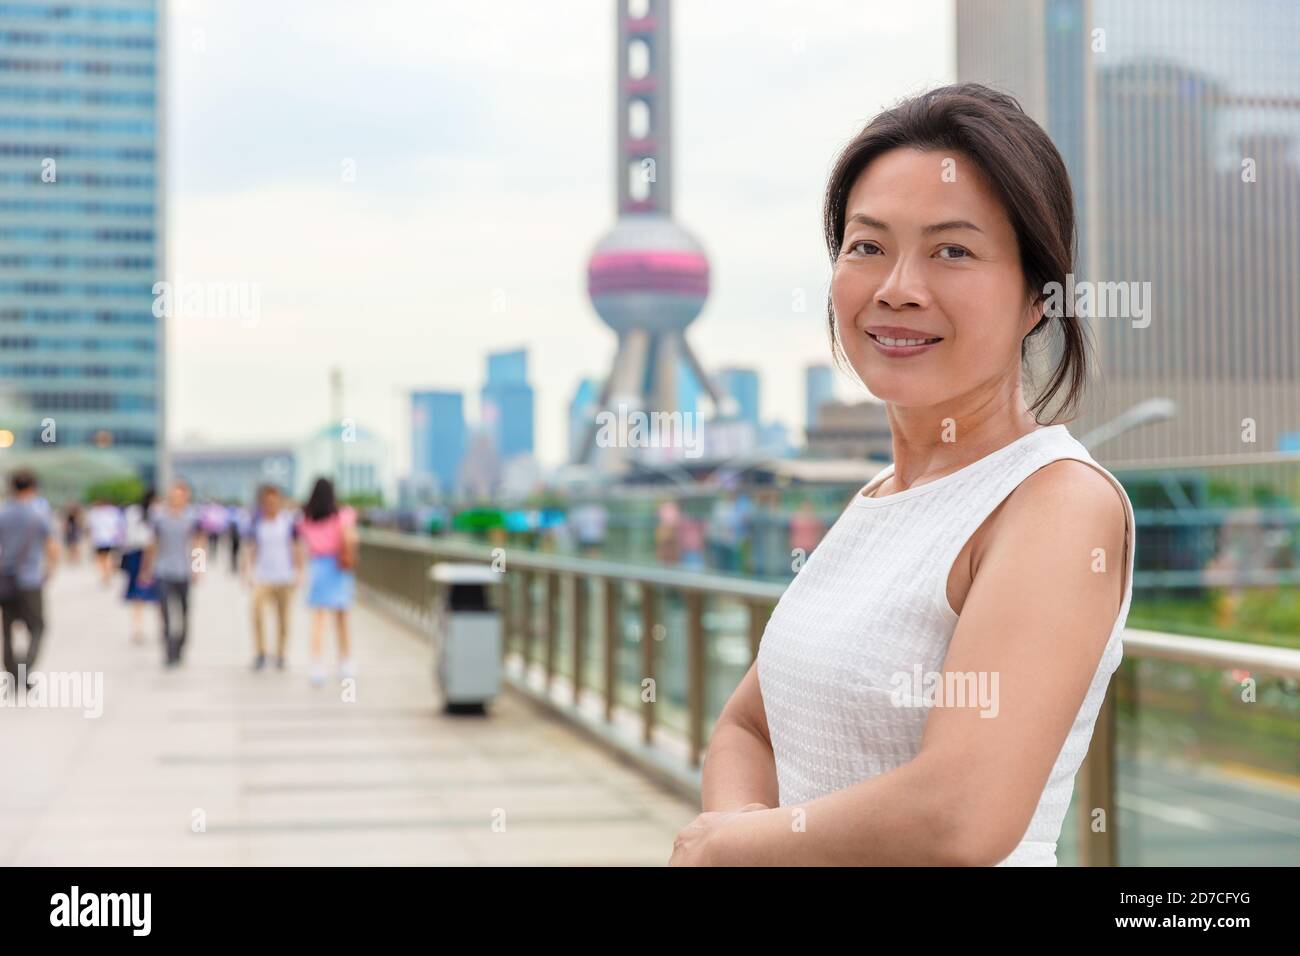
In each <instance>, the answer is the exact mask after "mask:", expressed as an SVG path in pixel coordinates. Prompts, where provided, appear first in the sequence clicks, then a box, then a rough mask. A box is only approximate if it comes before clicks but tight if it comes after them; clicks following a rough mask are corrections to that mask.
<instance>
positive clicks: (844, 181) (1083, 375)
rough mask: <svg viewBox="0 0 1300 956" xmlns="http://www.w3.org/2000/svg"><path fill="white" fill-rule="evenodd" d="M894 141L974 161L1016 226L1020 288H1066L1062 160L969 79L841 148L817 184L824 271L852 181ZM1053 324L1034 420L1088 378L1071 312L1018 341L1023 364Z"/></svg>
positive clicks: (1017, 115)
mask: <svg viewBox="0 0 1300 956" xmlns="http://www.w3.org/2000/svg"><path fill="white" fill-rule="evenodd" d="M900 146H908V147H912V148H915V149H920V150H927V151H929V150H940V151H952V152H958V153H961V154H962V155H963V156H965V157H966V158H968V159H969V160H970V161H971V162H973V163H974V164H975V165H976V167H977V168H978V169H979V170H980V172H982V173H983V174H984V176H985V178H986V179H987V180H988V182H989V183H990V184H991V185H992V187H993V190H994V192H995V193H996V194H997V196H998V198H999V199H1000V200H1001V202H1002V207H1003V209H1005V210H1006V214H1007V218H1008V219H1009V220H1010V221H1011V225H1012V227H1013V228H1014V229H1015V233H1016V242H1017V244H1018V245H1019V247H1020V267H1021V271H1022V272H1023V273H1024V276H1025V285H1026V288H1027V291H1031V292H1032V293H1033V294H1034V296H1035V301H1037V300H1038V299H1042V298H1044V297H1045V295H1046V291H1045V290H1046V286H1047V283H1049V282H1059V283H1060V284H1061V287H1062V288H1064V287H1065V286H1066V274H1067V273H1070V272H1073V271H1074V257H1075V248H1076V245H1077V242H1078V238H1077V235H1076V231H1075V222H1074V199H1073V193H1072V191H1071V189H1070V176H1069V173H1068V172H1066V169H1065V162H1064V161H1063V160H1062V159H1061V154H1060V153H1059V152H1057V149H1056V146H1055V145H1053V143H1052V141H1051V139H1050V138H1049V137H1048V135H1047V133H1046V132H1044V131H1043V128H1042V127H1041V126H1039V125H1038V124H1037V123H1035V122H1034V121H1033V119H1031V118H1030V117H1029V116H1028V115H1027V114H1026V113H1025V111H1024V110H1022V109H1021V108H1020V104H1019V103H1017V102H1016V101H1015V99H1013V98H1012V97H1010V96H1007V95H1006V94H1005V93H999V92H997V91H995V90H991V89H989V88H988V87H987V86H981V85H980V84H978V83H961V84H958V85H955V86H944V87H940V88H938V89H934V90H930V91H929V92H927V93H922V94H921V95H919V96H916V97H913V98H911V99H908V100H904V101H903V102H902V103H899V104H898V105H897V106H895V107H893V108H892V109H889V110H886V111H884V112H883V113H881V114H880V115H878V116H877V117H876V118H875V119H873V120H872V121H871V122H870V123H868V124H867V126H866V128H865V129H863V130H862V132H861V133H859V134H858V135H857V136H855V137H854V138H853V140H852V141H851V142H850V143H849V144H848V145H847V146H845V147H844V149H843V151H842V152H841V153H840V155H839V158H838V159H837V160H836V161H835V168H834V170H833V171H832V172H831V176H830V181H829V182H828V183H827V185H826V205H825V209H824V223H825V231H826V246H827V249H828V251H829V252H830V257H831V267H832V268H834V266H835V263H836V261H837V259H838V258H839V253H840V245H841V243H842V242H843V241H844V225H845V223H844V220H845V218H846V216H847V209H846V206H847V205H848V199H849V192H850V191H851V190H852V189H853V185H854V183H856V182H857V180H858V177H859V176H860V175H861V174H862V171H863V170H864V169H866V168H867V165H868V164H869V163H870V162H871V161H872V160H874V159H875V158H876V157H878V156H880V155H881V154H882V153H885V152H888V151H889V150H891V149H896V148H898V147H900ZM826 307H827V316H828V318H829V320H830V332H831V353H832V355H833V357H834V359H835V363H836V365H838V366H839V367H840V368H841V369H844V370H846V371H848V369H847V366H848V360H847V359H846V357H845V355H844V350H843V346H842V345H841V343H840V340H839V335H838V333H837V331H836V328H835V308H834V305H833V304H832V303H831V302H830V300H829V297H828V299H827V303H826ZM1065 311H1067V312H1068V311H1069V310H1065ZM1054 321H1055V322H1057V323H1059V324H1058V325H1057V329H1058V331H1059V334H1060V340H1061V346H1060V356H1059V358H1058V360H1057V363H1056V367H1055V369H1054V370H1053V371H1052V374H1051V377H1050V379H1049V381H1048V384H1047V386H1046V387H1045V388H1044V389H1043V390H1042V392H1041V394H1039V396H1038V398H1037V399H1036V400H1035V401H1034V402H1033V404H1032V405H1031V406H1030V410H1031V411H1033V412H1034V414H1035V418H1037V412H1038V410H1039V409H1040V408H1042V407H1044V406H1046V405H1048V404H1049V403H1050V402H1051V401H1052V400H1053V399H1054V398H1055V397H1056V395H1057V393H1058V392H1060V391H1061V390H1062V389H1063V388H1064V389H1065V393H1064V399H1063V401H1062V404H1061V408H1060V411H1062V412H1065V411H1073V410H1074V407H1075V406H1076V405H1077V403H1078V401H1079V399H1080V398H1081V397H1082V394H1083V388H1084V385H1085V383H1086V381H1087V375H1088V368H1089V362H1088V353H1087V338H1086V332H1085V326H1084V325H1083V323H1082V321H1081V320H1080V319H1079V318H1078V317H1077V316H1073V315H1068V314H1062V315H1059V316H1049V315H1047V314H1044V315H1043V318H1042V319H1041V320H1040V321H1039V322H1038V324H1037V325H1035V326H1034V327H1033V329H1031V330H1030V331H1029V333H1028V334H1027V335H1026V336H1025V338H1024V340H1023V341H1022V342H1021V343H1020V359H1021V362H1022V364H1023V363H1024V360H1025V357H1026V355H1027V354H1028V351H1029V340H1030V339H1031V338H1034V337H1035V336H1043V335H1045V334H1046V333H1047V332H1049V331H1050V330H1051V328H1052V323H1053V322H1054ZM1040 424H1041V423H1040Z"/></svg>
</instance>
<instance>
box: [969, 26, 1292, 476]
mask: <svg viewBox="0 0 1300 956" xmlns="http://www.w3.org/2000/svg"><path fill="white" fill-rule="evenodd" d="M1298 54H1300V4H1296V3H1290V2H1279V0H1239V2H1234V3H1219V2H1215V0H1144V2H1142V3H1129V2H1123V0H958V3H957V74H958V79H959V80H961V81H976V82H982V83H987V84H989V85H991V86H995V87H998V88H1000V89H1003V90H1005V91H1007V92H1010V93H1012V94H1013V95H1015V96H1016V97H1017V98H1018V99H1019V100H1020V102H1021V105H1022V106H1024V108H1025V109H1026V111H1027V112H1029V113H1030V114H1031V115H1032V116H1034V118H1035V119H1036V120H1038V121H1039V123H1041V124H1042V125H1043V126H1044V128H1045V129H1047V131H1048V133H1049V134H1050V135H1051V136H1052V139H1053V141H1054V142H1055V143H1056V145H1057V147H1058V149H1060V151H1061V153H1062V156H1063V158H1064V159H1065V162H1066V165H1067V167H1068V168H1069V171H1070V175H1071V179H1072V184H1073V187H1074V192H1075V205H1076V211H1077V215H1078V219H1079V238H1080V244H1079V266H1078V268H1077V269H1076V275H1077V277H1078V278H1079V279H1080V280H1088V281H1092V282H1095V283H1101V282H1105V283H1115V284H1123V286H1122V288H1121V287H1120V286H1116V285H1112V286H1110V287H1109V288H1111V289H1116V290H1117V291H1119V292H1124V291H1127V292H1128V293H1130V294H1133V295H1142V296H1143V297H1144V302H1143V308H1144V311H1145V314H1142V313H1139V311H1138V310H1137V309H1135V308H1133V307H1132V305H1131V304H1130V307H1129V308H1128V309H1127V310H1126V311H1125V312H1124V313H1123V314H1122V315H1109V316H1105V317H1103V316H1094V317H1093V318H1092V319H1091V323H1092V337H1093V341H1094V342H1095V344H1096V346H1097V351H1098V358H1099V360H1100V369H1099V373H1100V374H1099V377H1098V378H1097V379H1096V380H1095V383H1094V386H1093V388H1092V392H1091V398H1090V400H1089V402H1088V403H1087V405H1086V406H1085V407H1084V411H1083V414H1082V415H1081V416H1080V420H1079V422H1078V426H1077V427H1076V426H1074V425H1072V426H1071V430H1072V431H1074V432H1075V433H1076V434H1077V435H1079V436H1082V435H1083V434H1084V433H1085V432H1086V431H1087V430H1088V429H1089V428H1091V427H1092V426H1095V425H1098V424H1100V423H1103V422H1107V421H1110V420H1111V419H1113V418H1115V417H1116V416H1118V415H1120V414H1121V413H1123V412H1124V411H1126V410H1128V409H1130V408H1133V407H1134V406H1136V405H1138V404H1139V403H1140V402H1142V401H1144V400H1146V399H1150V398H1169V399H1172V400H1173V401H1174V402H1175V403H1176V405H1177V414H1176V415H1175V417H1174V418H1173V419H1172V420H1170V421H1167V422H1162V423H1160V424H1155V425H1149V426H1146V427H1143V428H1139V429H1135V430H1132V431H1130V432H1127V433H1125V434H1122V435H1120V436H1119V437H1117V438H1115V439H1113V440H1112V441H1110V442H1108V443H1107V444H1106V445H1105V446H1104V448H1103V449H1102V451H1103V452H1104V455H1105V457H1106V458H1107V459H1109V460H1112V461H1120V462H1123V461H1132V462H1151V461H1158V460H1165V459H1170V458H1180V459H1181V458H1188V457H1200V456H1220V455H1242V454H1246V455H1251V454H1262V453H1268V452H1275V451H1278V450H1281V449H1282V448H1284V447H1285V445H1286V442H1287V440H1288V439H1287V436H1288V435H1293V434H1294V433H1296V432H1297V431H1300V334H1298V331H1300V330H1298V329H1297V325H1298V324H1300V281H1298V280H1297V276H1300V236H1298V235H1297V230H1300V55H1298ZM1144 283H1149V286H1144V285H1143V284H1144ZM1112 311H1113V310H1112ZM1252 429H1253V438H1254V441H1250V440H1249V438H1247V437H1246V436H1247V435H1249V434H1250V433H1251V431H1252Z"/></svg>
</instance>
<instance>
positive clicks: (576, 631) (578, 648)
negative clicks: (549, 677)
mask: <svg viewBox="0 0 1300 956" xmlns="http://www.w3.org/2000/svg"><path fill="white" fill-rule="evenodd" d="M569 577H570V580H571V581H572V582H573V635H572V637H573V706H575V707H577V706H578V705H579V704H580V703H581V702H582V661H583V657H584V656H585V655H584V653H583V652H584V650H585V649H586V646H587V616H588V614H589V613H590V607H589V604H588V592H587V579H586V578H583V577H580V576H578V575H576V574H573V575H570V576H569Z"/></svg>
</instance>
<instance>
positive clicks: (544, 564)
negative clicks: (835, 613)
mask: <svg viewBox="0 0 1300 956" xmlns="http://www.w3.org/2000/svg"><path fill="white" fill-rule="evenodd" d="M439 561H458V562H459V561H468V562H477V563H487V564H494V566H497V567H498V568H499V569H500V570H501V571H502V572H503V575H502V585H503V586H502V588H501V589H500V591H499V595H498V596H497V601H498V602H499V605H498V606H499V609H500V612H501V615H502V621H503V629H504V640H503V642H502V643H503V648H504V653H505V656H506V658H507V660H508V661H513V663H515V664H516V665H517V668H518V673H517V674H510V673H509V670H507V679H508V680H510V681H511V682H512V683H514V684H516V686H523V687H524V688H525V689H527V688H528V685H529V683H530V678H533V677H535V678H538V679H537V680H536V681H534V683H538V684H540V685H541V691H542V692H543V693H544V694H545V695H546V697H547V698H548V699H549V698H552V697H553V696H555V695H556V694H557V691H558V690H559V689H558V688H556V687H555V686H554V685H555V684H556V683H557V677H559V676H563V677H564V678H565V679H566V682H567V684H568V687H567V688H566V689H565V692H567V695H568V696H569V697H570V699H571V705H572V706H571V709H570V710H569V713H570V715H571V716H575V717H579V719H582V718H581V716H580V714H579V705H580V704H581V703H582V701H583V698H584V696H585V695H589V694H590V693H593V692H594V693H597V694H599V695H600V697H601V700H602V703H603V707H602V708H601V710H602V716H603V720H604V721H605V722H606V723H612V722H613V721H614V720H615V718H616V715H618V714H619V712H620V711H623V712H626V713H631V714H633V715H634V716H635V717H636V718H637V719H638V720H639V724H640V728H639V730H640V733H639V736H640V738H641V743H642V745H644V746H645V747H648V748H655V747H656V746H662V745H663V744H664V742H665V734H667V736H668V737H672V736H673V735H674V734H677V735H679V736H681V737H684V744H685V746H684V748H683V750H682V753H681V759H682V760H683V761H684V763H685V765H686V766H687V767H688V768H691V769H693V770H698V768H699V767H700V765H701V761H702V758H703V755H704V751H705V748H706V746H707V741H708V730H709V722H710V720H711V719H712V714H713V712H714V710H715V709H720V708H713V707H710V705H709V701H708V699H707V694H708V690H709V687H710V679H711V678H713V677H721V678H722V681H721V685H720V687H719V693H718V695H717V697H718V698H719V699H721V698H724V697H725V696H729V693H730V689H734V687H735V684H736V682H737V681H738V680H739V678H740V677H741V676H743V674H744V671H745V670H747V669H748V667H749V664H750V663H752V660H753V657H754V656H755V655H756V654H757V653H758V645H759V641H760V639H761V638H762V635H763V631H764V628H765V627H766V625H767V620H768V617H769V616H770V614H771V611H772V608H773V607H775V605H776V602H777V601H778V600H779V599H780V597H781V594H782V592H783V591H784V590H785V588H786V586H787V585H785V584H783V583H770V582H761V581H752V580H747V579H744V578H739V577H732V576H728V575H723V574H710V573H701V572H696V571H684V570H678V569H673V568H666V567H657V566H638V565H634V564H627V563H621V562H612V561H605V560H600V559H593V558H582V557H576V556H569V555H556V554H547V553H539V552H532V551H521V550H518V549H514V548H510V549H506V548H502V547H497V548H494V547H492V546H490V545H486V544H472V543H466V542H458V541H451V540H446V539H438V538H427V537H415V536H411V535H405V534H400V533H394V532H388V531H375V530H368V531H365V532H363V534H362V536H361V558H360V561H359V562H358V572H357V573H358V579H359V582H360V584H361V585H362V593H363V595H364V596H365V597H366V598H367V599H369V600H372V601H377V602H380V603H382V604H384V605H385V606H387V608H388V609H389V610H390V611H393V612H395V613H397V614H399V615H400V616H402V617H404V618H405V619H406V620H408V621H409V622H410V623H411V624H413V625H415V626H416V627H420V628H428V627H431V626H433V621H434V614H433V602H434V585H433V583H432V582H431V581H430V579H429V574H428V571H429V568H430V567H431V566H432V565H433V564H434V563H436V562H439ZM665 594H670V595H673V596H675V598H676V600H677V601H678V602H679V603H680V605H681V609H682V612H683V613H682V614H680V615H677V618H678V623H679V624H681V625H683V626H682V632H683V637H684V658H685V659H684V665H685V666H684V671H685V680H684V688H683V691H684V693H683V694H682V695H681V697H682V698H683V702H684V708H682V709H684V720H679V721H676V722H675V726H670V727H660V726H657V721H658V720H659V717H658V715H659V713H660V711H661V709H665V708H661V707H655V706H644V703H645V698H644V697H639V698H638V697H635V696H631V697H630V696H629V695H628V694H627V693H626V691H628V690H629V689H630V687H629V684H628V682H627V681H626V680H623V681H620V677H619V673H620V670H621V669H622V670H625V671H629V672H630V673H632V674H633V675H639V678H640V680H641V681H642V682H644V681H645V679H647V678H648V679H651V680H653V679H654V678H656V677H657V676H658V675H659V674H660V672H661V668H662V666H663V664H664V663H665V662H664V661H663V660H661V651H660V648H661V646H663V645H664V642H663V640H662V633H661V629H662V623H663V622H662V620H661V619H662V618H664V617H665V614H664V609H663V608H661V603H663V600H662V599H663V595H665ZM657 596H658V597H659V598H660V599H659V600H657V599H656V597H657ZM594 597H599V599H600V603H601V605H602V606H603V607H602V613H600V614H598V615H593V614H592V603H593V601H592V599H593V598H594ZM629 597H630V598H631V599H633V600H635V601H637V602H638V603H639V605H640V606H639V610H637V611H636V612H635V613H633V614H632V615H631V620H632V622H633V623H632V627H631V630H633V631H635V632H637V633H636V635H635V637H636V640H635V643H636V644H637V645H639V648H637V649H634V648H632V647H629V646H627V640H626V638H627V636H628V631H629V628H628V627H625V624H626V622H627V621H628V620H629V617H628V615H627V613H626V612H627V610H628V608H627V606H626V602H627V601H628V599H629ZM718 601H726V602H731V603H733V604H739V605H740V606H742V607H743V608H744V609H745V616H744V622H743V625H742V627H743V631H744V641H745V643H746V644H747V648H746V651H747V657H746V658H745V659H744V660H743V661H733V663H732V666H730V667H726V666H723V667H721V668H719V666H718V665H717V663H716V662H715V663H714V665H713V667H711V665H710V661H711V655H710V653H709V651H710V648H709V647H708V640H707V636H706V627H705V616H706V605H707V604H709V603H710V602H718ZM565 612H567V613H565ZM593 625H594V626H593ZM647 636H648V637H647ZM593 642H594V643H595V645H596V646H592V645H593ZM1124 655H1125V658H1126V660H1129V659H1135V660H1149V661H1165V662H1173V663H1179V664H1191V665H1197V666H1202V667H1210V668H1217V669H1239V670H1243V671H1249V672H1251V673H1252V674H1254V675H1269V676H1273V677H1281V678H1289V679H1291V680H1300V650H1293V649H1288V648H1280V647H1270V646H1263V645H1256V644H1248V643H1241V642H1235V641H1224V640H1215V639H1210V638H1199V637H1188V636H1182V635H1174V634H1163V633H1156V632H1152V631H1143V630H1136V629H1129V630H1126V631H1125V634H1124ZM629 658H632V659H631V660H629ZM593 663H595V664H596V665H597V666H596V667H594V668H593V667H592V666H591V665H592V664H593ZM628 665H630V667H629V666H628ZM538 669H540V674H537V673H535V672H536V671H537V670H538ZM718 669H721V670H723V671H726V673H724V674H714V673H712V671H714V670H718ZM593 670H594V672H595V673H594V674H593ZM597 675H598V677H597ZM1116 676H1117V677H1118V676H1119V675H1118V674H1117V675H1116ZM593 678H596V679H593ZM1119 683H1120V681H1118V680H1112V682H1111V685H1110V688H1109V691H1108V693H1107V695H1106V699H1105V701H1104V702H1103V704H1102V707H1101V710H1100V712H1099V714H1098V716H1097V721H1096V724H1095V727H1094V731H1093V736H1092V741H1091V744H1090V747H1089V750H1088V754H1087V757H1086V758H1085V760H1084V762H1083V765H1082V766H1081V768H1080V771H1079V776H1078V781H1077V794H1078V799H1079V800H1080V805H1081V806H1082V807H1085V808H1087V809H1088V810H1089V811H1090V812H1087V813H1080V814H1079V815H1078V829H1077V833H1078V855H1079V861H1080V863H1081V864H1082V865H1085V866H1112V865H1115V864H1116V863H1117V857H1118V853H1117V849H1118V845H1117V829H1118V827H1117V822H1118V816H1117V814H1116V779H1115V778H1116V739H1117V719H1116V718H1117V714H1116V700H1117V686H1118V685H1119ZM621 685H622V686H621ZM620 690H623V691H624V692H625V693H623V694H622V695H620ZM651 699H657V698H653V697H652V698H651ZM638 701H639V702H640V703H642V706H640V707H637V706H636V703H637V702H638ZM671 709H672V708H667V710H671ZM683 731H684V733H683ZM1098 810H1101V811H1104V817H1103V819H1104V820H1105V821H1106V825H1105V826H1104V827H1103V828H1102V829H1101V830H1099V831H1098V830H1096V829H1095V826H1094V813H1095V812H1096V811H1098Z"/></svg>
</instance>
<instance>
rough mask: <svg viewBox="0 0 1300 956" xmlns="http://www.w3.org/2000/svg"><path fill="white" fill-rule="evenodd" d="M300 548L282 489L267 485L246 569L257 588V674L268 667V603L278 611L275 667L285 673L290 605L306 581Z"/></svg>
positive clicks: (261, 496)
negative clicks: (265, 629) (264, 619)
mask: <svg viewBox="0 0 1300 956" xmlns="http://www.w3.org/2000/svg"><path fill="white" fill-rule="evenodd" d="M297 545H298V522H297V519H296V516H295V515H294V514H293V513H292V512H290V511H289V510H288V509H287V508H285V507H284V499H283V496H282V495H281V494H280V489H279V488H277V487H275V486H274V485H263V486H262V487H261V488H260V489H259V490H258V508H257V514H256V515H254V517H253V521H252V524H251V526H250V527H249V530H248V558H247V560H246V562H245V565H244V567H245V573H246V576H247V580H248V582H249V583H250V584H251V585H252V586H253V642H254V645H255V649H256V657H254V658H253V670H255V671H260V670H261V669H262V668H263V667H265V666H266V639H265V635H264V633H263V630H262V617H263V613H264V610H265V607H266V605H267V604H268V603H270V604H272V605H273V606H274V607H275V613H276V622H277V624H278V625H279V630H278V632H277V635H276V637H277V640H276V658H275V666H276V667H277V668H278V669H279V670H284V650H285V644H286V643H287V642H288V639H289V602H290V600H291V599H292V598H293V591H294V588H295V587H296V586H297V583H298V581H299V580H301V578H302V552H301V549H299V548H298V546H297Z"/></svg>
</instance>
